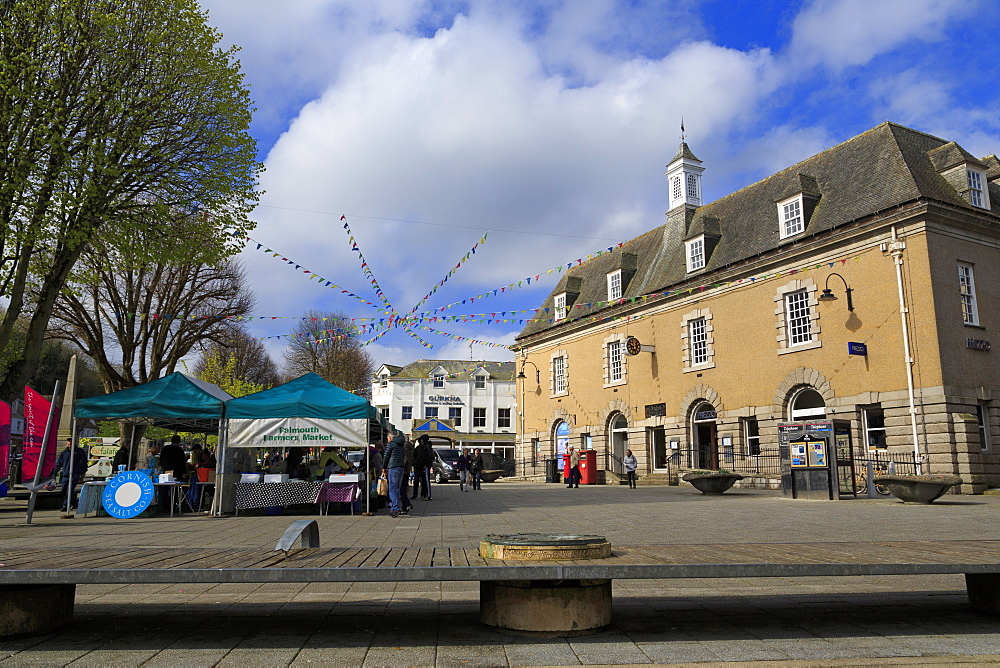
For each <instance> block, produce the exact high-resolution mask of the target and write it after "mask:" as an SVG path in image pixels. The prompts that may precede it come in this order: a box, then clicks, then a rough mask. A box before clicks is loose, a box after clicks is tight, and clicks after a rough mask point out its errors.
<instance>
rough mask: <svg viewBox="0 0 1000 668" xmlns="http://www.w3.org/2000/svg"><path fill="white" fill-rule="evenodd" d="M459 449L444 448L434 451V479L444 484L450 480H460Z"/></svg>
mask: <svg viewBox="0 0 1000 668" xmlns="http://www.w3.org/2000/svg"><path fill="white" fill-rule="evenodd" d="M460 454H461V452H460V451H459V450H455V449H451V448H442V449H441V450H435V451H434V464H433V466H434V480H436V481H437V482H438V484H444V483H446V482H448V481H449V480H458V456H459V455H460Z"/></svg>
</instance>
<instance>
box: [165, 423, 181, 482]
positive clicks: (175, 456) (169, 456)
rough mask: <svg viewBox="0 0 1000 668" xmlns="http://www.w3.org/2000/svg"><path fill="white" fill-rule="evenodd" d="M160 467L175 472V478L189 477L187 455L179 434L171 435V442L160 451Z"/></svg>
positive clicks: (166, 471) (167, 471)
mask: <svg viewBox="0 0 1000 668" xmlns="http://www.w3.org/2000/svg"><path fill="white" fill-rule="evenodd" d="M160 468H162V469H163V472H164V473H173V474H174V479H175V480H184V479H185V478H186V477H187V457H185V456H184V449H183V448H182V447H181V437H180V436H178V435H177V434H174V435H173V436H171V437H170V442H169V443H167V444H166V445H164V446H163V450H161V451H160Z"/></svg>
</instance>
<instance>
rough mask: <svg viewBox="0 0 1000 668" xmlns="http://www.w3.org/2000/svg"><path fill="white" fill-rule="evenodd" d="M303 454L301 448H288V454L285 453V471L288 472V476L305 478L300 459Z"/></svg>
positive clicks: (304, 454)
mask: <svg viewBox="0 0 1000 668" xmlns="http://www.w3.org/2000/svg"><path fill="white" fill-rule="evenodd" d="M305 456H306V453H305V452H303V451H302V448H299V447H292V448H288V454H287V455H285V472H286V473H288V477H289V478H297V479H301V480H305V477H304V475H303V474H304V473H305V471H304V469H303V468H302V459H303V458H304V457H305Z"/></svg>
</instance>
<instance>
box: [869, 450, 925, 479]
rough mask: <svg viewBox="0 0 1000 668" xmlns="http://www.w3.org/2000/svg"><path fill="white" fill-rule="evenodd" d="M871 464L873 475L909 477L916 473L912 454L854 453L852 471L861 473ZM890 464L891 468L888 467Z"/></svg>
mask: <svg viewBox="0 0 1000 668" xmlns="http://www.w3.org/2000/svg"><path fill="white" fill-rule="evenodd" d="M868 462H871V463H872V466H873V468H874V470H875V475H879V474H881V473H888V472H889V471H890V470H891V471H892V472H893V473H898V474H900V475H910V474H915V473H916V472H917V458H916V455H914V454H913V453H912V452H867V451H861V452H855V453H854V470H855V471H856V472H857V471H863V470H865V468H866V467H867V466H868ZM890 464H891V467H890Z"/></svg>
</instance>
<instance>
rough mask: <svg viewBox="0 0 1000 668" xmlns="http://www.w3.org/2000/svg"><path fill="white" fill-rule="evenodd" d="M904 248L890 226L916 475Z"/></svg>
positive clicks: (917, 459) (917, 449) (919, 468)
mask: <svg viewBox="0 0 1000 668" xmlns="http://www.w3.org/2000/svg"><path fill="white" fill-rule="evenodd" d="M905 249H906V242H905V241H902V240H901V239H899V237H898V236H897V235H896V227H895V226H893V228H892V241H891V242H890V243H889V246H888V249H887V250H888V251H889V255H891V256H892V261H893V264H895V265H896V286H897V287H898V288H899V317H900V320H901V321H902V324H903V361H904V365H905V366H906V389H907V392H908V395H909V400H910V427H911V429H912V430H913V460H914V463H915V464H916V469H917V475H920V474H921V473H923V470H922V469H923V467H922V466H921V460H920V446H919V444H918V442H917V408H916V402H915V400H914V393H913V356H912V355H911V354H910V327H909V323H908V318H907V314H908V313H909V312H910V311H909V309H908V308H906V294H905V293H904V292H903V251H904V250H905Z"/></svg>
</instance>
